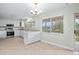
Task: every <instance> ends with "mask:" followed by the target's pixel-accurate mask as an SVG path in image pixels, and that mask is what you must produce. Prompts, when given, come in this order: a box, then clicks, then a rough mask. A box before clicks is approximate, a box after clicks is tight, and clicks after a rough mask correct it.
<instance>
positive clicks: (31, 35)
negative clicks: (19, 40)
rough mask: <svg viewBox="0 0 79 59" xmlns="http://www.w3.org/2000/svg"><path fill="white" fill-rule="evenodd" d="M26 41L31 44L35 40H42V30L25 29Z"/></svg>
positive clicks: (24, 36)
mask: <svg viewBox="0 0 79 59" xmlns="http://www.w3.org/2000/svg"><path fill="white" fill-rule="evenodd" d="M23 32H24V35H23V38H24V43H25V44H31V43H33V42H37V41H40V31H23Z"/></svg>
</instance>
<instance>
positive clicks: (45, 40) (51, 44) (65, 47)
mask: <svg viewBox="0 0 79 59" xmlns="http://www.w3.org/2000/svg"><path fill="white" fill-rule="evenodd" d="M41 42H44V43H48V44H51V45H56V46H59V47H62V48H65V49H69V50H72V51H74V48H70V47H67V46H64V45H60V44H57V43H52V42H49V41H46V40H41Z"/></svg>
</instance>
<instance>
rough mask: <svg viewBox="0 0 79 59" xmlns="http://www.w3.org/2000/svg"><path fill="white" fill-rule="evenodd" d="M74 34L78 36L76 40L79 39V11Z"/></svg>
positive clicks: (76, 16) (76, 15)
mask: <svg viewBox="0 0 79 59" xmlns="http://www.w3.org/2000/svg"><path fill="white" fill-rule="evenodd" d="M74 34H75V36H76V41H79V13H75V29H74Z"/></svg>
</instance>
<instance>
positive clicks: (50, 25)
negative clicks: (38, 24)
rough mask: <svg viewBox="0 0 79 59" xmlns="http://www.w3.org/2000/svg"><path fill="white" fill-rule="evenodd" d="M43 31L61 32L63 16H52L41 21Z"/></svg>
mask: <svg viewBox="0 0 79 59" xmlns="http://www.w3.org/2000/svg"><path fill="white" fill-rule="evenodd" d="M42 30H43V32H58V33H63V16H58V17H52V18H48V19H44V20H43V21H42Z"/></svg>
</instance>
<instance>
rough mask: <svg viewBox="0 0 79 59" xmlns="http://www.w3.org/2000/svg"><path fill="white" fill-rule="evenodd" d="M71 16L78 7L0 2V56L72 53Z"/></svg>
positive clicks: (66, 4) (68, 4) (60, 4)
mask: <svg viewBox="0 0 79 59" xmlns="http://www.w3.org/2000/svg"><path fill="white" fill-rule="evenodd" d="M74 13H79V4H75V3H72V4H71V3H63V4H62V3H55V4H54V3H45V4H40V3H33V4H31V3H0V54H73V52H74V51H76V49H75V48H74V47H75V41H76V39H75V37H74V36H75V35H74V28H73V27H74V16H73V15H74ZM78 17H79V16H78Z"/></svg>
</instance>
